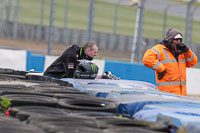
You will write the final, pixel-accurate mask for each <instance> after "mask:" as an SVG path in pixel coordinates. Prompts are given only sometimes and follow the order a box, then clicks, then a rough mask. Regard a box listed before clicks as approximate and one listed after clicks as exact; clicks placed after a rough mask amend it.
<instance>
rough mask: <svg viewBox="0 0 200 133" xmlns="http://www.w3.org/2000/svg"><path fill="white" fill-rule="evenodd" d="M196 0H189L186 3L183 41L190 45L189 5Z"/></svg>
mask: <svg viewBox="0 0 200 133" xmlns="http://www.w3.org/2000/svg"><path fill="white" fill-rule="evenodd" d="M195 1H196V0H191V1H190V2H189V3H188V4H187V14H186V27H185V43H186V44H187V45H189V46H190V45H191V44H190V41H191V36H190V34H191V31H190V30H191V28H190V26H191V17H192V16H191V7H192V4H193V3H194V2H195Z"/></svg>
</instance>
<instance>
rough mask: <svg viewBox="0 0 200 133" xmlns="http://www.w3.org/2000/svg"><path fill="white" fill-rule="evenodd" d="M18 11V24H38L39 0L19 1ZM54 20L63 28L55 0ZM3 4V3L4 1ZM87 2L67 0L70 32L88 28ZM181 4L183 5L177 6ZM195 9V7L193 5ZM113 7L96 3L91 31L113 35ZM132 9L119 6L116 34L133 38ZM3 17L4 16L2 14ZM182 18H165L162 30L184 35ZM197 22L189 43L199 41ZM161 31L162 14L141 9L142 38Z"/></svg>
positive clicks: (61, 5) (61, 6) (59, 0)
mask: <svg viewBox="0 0 200 133" xmlns="http://www.w3.org/2000/svg"><path fill="white" fill-rule="evenodd" d="M19 1H20V12H19V19H18V21H19V23H25V24H39V23H40V8H41V7H40V6H41V0H19ZM55 1H56V5H55V17H54V18H55V21H54V25H55V26H57V27H63V26H64V11H65V0H55ZM4 2H5V3H6V2H7V0H4ZM89 3H90V0H68V17H67V28H71V29H82V30H87V29H88V13H89ZM12 4H13V6H12V14H11V15H12V18H11V20H13V16H14V12H15V10H14V9H15V6H14V5H15V2H13V3H12ZM50 4H51V0H45V7H44V10H45V11H44V19H43V25H46V26H48V25H49V20H50ZM181 4H185V3H181ZM197 6H198V4H197ZM114 9H115V5H114V4H112V3H106V2H103V1H100V0H96V6H95V17H94V31H96V32H105V33H112V32H113V24H114V22H113V20H114ZM136 14H137V9H136V7H130V6H122V5H120V6H119V9H118V15H117V29H116V33H117V34H123V35H131V36H132V35H133V34H134V28H135V22H136ZM4 17H6V16H5V15H4ZM185 22H186V20H185V18H182V17H175V16H170V15H168V16H167V24H166V31H167V29H168V28H177V29H178V30H180V31H181V32H182V33H183V35H185ZM199 24H200V21H194V22H193V32H192V42H194V43H198V42H200V38H199V34H200V27H199ZM162 29H163V13H162V12H155V11H150V10H145V13H144V25H143V31H144V32H143V36H144V37H148V38H157V39H161V38H162Z"/></svg>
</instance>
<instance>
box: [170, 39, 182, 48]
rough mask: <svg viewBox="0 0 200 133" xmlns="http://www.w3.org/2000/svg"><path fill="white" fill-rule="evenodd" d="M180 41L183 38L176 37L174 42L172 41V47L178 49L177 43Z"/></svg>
mask: <svg viewBox="0 0 200 133" xmlns="http://www.w3.org/2000/svg"><path fill="white" fill-rule="evenodd" d="M180 42H181V39H174V40H173V42H172V43H171V47H172V48H173V49H177V47H176V44H177V43H180Z"/></svg>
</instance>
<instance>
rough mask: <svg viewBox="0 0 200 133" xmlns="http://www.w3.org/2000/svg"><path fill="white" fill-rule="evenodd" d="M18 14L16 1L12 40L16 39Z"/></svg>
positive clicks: (17, 2)
mask: <svg viewBox="0 0 200 133" xmlns="http://www.w3.org/2000/svg"><path fill="white" fill-rule="evenodd" d="M18 13H19V0H16V5H15V14H14V27H13V38H14V39H17V30H18Z"/></svg>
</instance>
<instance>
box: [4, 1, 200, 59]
mask: <svg viewBox="0 0 200 133" xmlns="http://www.w3.org/2000/svg"><path fill="white" fill-rule="evenodd" d="M169 28H176V29H178V30H179V31H181V32H182V34H183V36H184V39H183V41H184V42H185V43H186V44H187V45H188V46H190V47H191V48H192V50H193V51H194V52H195V53H196V54H197V56H198V58H200V3H199V1H198V0H187V1H186V0H184V1H183V0H0V48H11V49H26V50H30V51H31V52H33V53H37V54H41V55H47V54H48V55H60V54H61V53H62V52H63V51H64V50H65V49H66V48H68V47H69V46H70V45H72V44H78V45H83V44H85V43H86V42H88V41H92V42H95V43H96V44H97V45H98V46H99V56H98V57H97V58H99V59H109V60H118V61H127V62H138V63H141V62H142V58H143V54H144V52H145V51H146V50H147V49H148V48H151V47H152V46H153V45H155V44H157V43H158V42H159V41H161V40H162V39H163V38H164V36H165V33H166V32H167V30H168V29H169Z"/></svg>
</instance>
